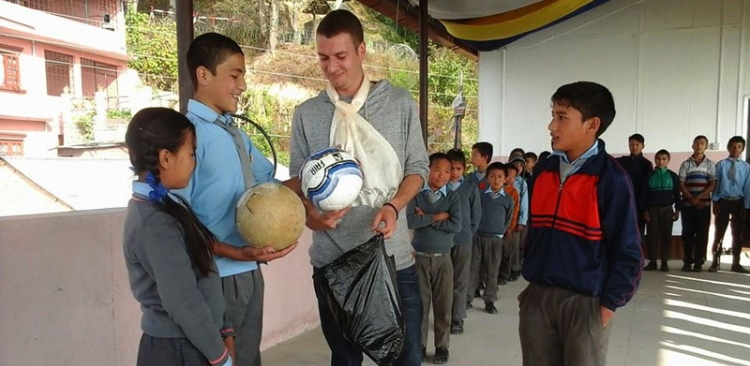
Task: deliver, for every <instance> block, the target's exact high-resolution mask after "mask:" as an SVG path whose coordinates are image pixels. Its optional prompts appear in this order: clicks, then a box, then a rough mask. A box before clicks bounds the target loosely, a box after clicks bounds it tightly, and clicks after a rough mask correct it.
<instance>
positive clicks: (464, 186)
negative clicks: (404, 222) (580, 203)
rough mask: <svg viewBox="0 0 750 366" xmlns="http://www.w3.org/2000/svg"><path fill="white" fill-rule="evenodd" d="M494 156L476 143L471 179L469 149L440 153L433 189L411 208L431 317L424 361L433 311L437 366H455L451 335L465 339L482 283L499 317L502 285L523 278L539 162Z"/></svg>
mask: <svg viewBox="0 0 750 366" xmlns="http://www.w3.org/2000/svg"><path fill="white" fill-rule="evenodd" d="M514 152H515V151H514ZM492 154H493V148H492V145H491V144H489V143H487V142H479V143H476V144H474V146H473V147H472V154H471V163H472V165H473V166H474V167H475V168H476V169H475V171H473V172H472V173H470V174H468V175H465V174H464V173H465V171H466V160H467V159H466V156H465V155H464V153H463V152H462V151H461V150H459V149H453V150H450V151H448V152H447V153H434V154H432V155H431V156H430V167H429V176H428V180H427V183H426V185H425V187H424V189H423V190H422V191H421V192H420V193H419V194H418V195H417V196H416V197H415V198H414V200H413V201H412V202H411V203H410V205H409V207H408V208H407V217H408V222H409V228H410V229H412V230H414V236H413V240H412V244H413V246H414V250H415V253H416V258H417V270H418V274H419V282H420V292H421V296H422V303H423V310H424V311H423V321H422V355H423V359H425V358H426V357H427V337H428V327H429V311H430V308H432V309H433V314H434V315H433V318H434V324H433V327H434V333H435V339H434V346H435V354H434V357H433V359H432V362H433V363H436V364H441V363H445V362H447V361H448V358H449V351H448V348H449V343H450V335H451V334H453V335H458V334H462V333H463V332H464V319H466V309H468V308H471V307H472V300H473V296H474V293H475V291H476V290H477V289H478V288H479V286H480V284H483V285H484V293H483V295H482V297H483V300H484V302H485V308H484V310H485V311H486V312H487V313H489V314H496V313H497V308H496V307H495V304H494V303H495V301H496V300H497V291H498V285H504V284H506V283H507V281H515V280H517V279H518V277H519V275H520V261H519V254H518V252H519V250H518V249H519V248H518V247H519V244H520V240H521V235H522V232H523V228H524V226H525V224H526V221H525V220H527V218H528V192H529V188H528V185H527V183H526V179H527V177H529V176H530V175H531V172H532V169H533V166H534V163H535V162H536V160H537V159H536V158H537V157H536V155H535V154H534V153H529V154H525V156H524V153H523V151H521V152H520V155H516V156H513V158H512V159H511V161H510V162H509V163H508V164H503V163H500V162H493V163H490V160H491V159H492ZM527 162H528V166H527ZM525 168H528V169H525Z"/></svg>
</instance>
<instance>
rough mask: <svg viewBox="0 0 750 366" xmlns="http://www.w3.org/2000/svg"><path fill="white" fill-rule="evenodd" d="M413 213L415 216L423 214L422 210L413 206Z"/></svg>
mask: <svg viewBox="0 0 750 366" xmlns="http://www.w3.org/2000/svg"><path fill="white" fill-rule="evenodd" d="M414 214H415V215H417V216H424V211H422V209H421V208H419V207H414Z"/></svg>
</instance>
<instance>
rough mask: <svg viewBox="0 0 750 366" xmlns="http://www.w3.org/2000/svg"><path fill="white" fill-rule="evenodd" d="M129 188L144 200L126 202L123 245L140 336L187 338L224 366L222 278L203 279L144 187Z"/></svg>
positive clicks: (173, 223) (176, 227)
mask: <svg viewBox="0 0 750 366" xmlns="http://www.w3.org/2000/svg"><path fill="white" fill-rule="evenodd" d="M144 186H145V187H144ZM133 187H134V190H136V189H137V190H138V191H136V193H142V194H140V196H141V197H144V199H138V200H136V199H133V200H131V201H130V203H128V209H127V214H126V216H125V225H124V233H123V240H122V243H123V253H124V256H125V267H126V268H127V270H128V279H129V281H130V289H131V290H132V292H133V296H134V297H135V299H136V300H137V301H138V303H139V304H140V307H141V313H142V315H141V329H142V330H143V333H146V334H148V335H150V336H152V337H155V338H183V339H184V338H187V339H188V340H189V341H190V343H192V344H193V345H194V346H195V347H196V348H197V349H198V350H199V351H200V352H201V353H202V354H203V355H204V356H205V357H206V359H207V360H209V361H211V362H212V364H214V365H215V364H224V363H225V362H227V359H228V353H227V349H226V347H225V346H224V342H223V340H222V336H221V329H222V325H223V324H224V296H223V295H222V291H221V279H220V278H219V276H218V275H217V274H216V273H210V274H209V275H208V276H207V277H203V276H201V274H200V272H198V270H197V268H195V267H194V266H193V263H192V261H191V259H190V255H189V254H188V251H187V249H186V246H185V240H184V237H183V231H182V226H181V225H180V223H179V222H178V221H177V219H175V218H174V217H172V216H170V215H169V214H167V213H165V212H163V211H162V210H161V209H159V207H157V206H156V205H155V204H153V203H151V202H149V201H148V200H147V199H145V197H147V196H148V192H149V191H150V188H149V187H148V185H146V184H145V183H141V182H135V183H134V184H133ZM144 192H145V193H144Z"/></svg>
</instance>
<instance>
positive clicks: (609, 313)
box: [599, 306, 615, 328]
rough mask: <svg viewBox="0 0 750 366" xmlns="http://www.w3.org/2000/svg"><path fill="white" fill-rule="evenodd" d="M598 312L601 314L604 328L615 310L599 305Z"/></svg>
mask: <svg viewBox="0 0 750 366" xmlns="http://www.w3.org/2000/svg"><path fill="white" fill-rule="evenodd" d="M599 313H600V314H601V316H602V328H606V327H607V326H608V325H609V321H610V320H612V315H614V314H615V312H614V311H612V310H609V309H607V308H605V307H604V306H600V307H599Z"/></svg>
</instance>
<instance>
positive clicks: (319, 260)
mask: <svg viewBox="0 0 750 366" xmlns="http://www.w3.org/2000/svg"><path fill="white" fill-rule="evenodd" d="M334 111H335V107H334V105H333V103H332V102H331V100H330V99H329V98H328V95H327V94H326V93H325V91H323V92H321V93H320V94H318V95H317V96H316V97H313V98H311V99H308V100H307V101H305V102H304V103H302V104H300V105H299V106H297V109H296V110H295V112H294V119H293V121H292V141H291V149H290V150H291V163H290V165H289V171H290V172H291V174H297V173H298V172H299V170H300V167H301V166H302V163H303V162H304V161H305V159H306V158H307V157H308V156H309V155H310V154H312V153H314V152H316V151H318V150H320V149H323V148H326V147H330V146H331V144H330V134H331V121H332V119H333V113H334ZM359 114H360V115H361V116H362V117H364V118H365V119H366V120H367V121H368V122H370V124H371V125H372V126H373V127H374V128H375V129H376V130H378V131H379V132H380V134H381V135H383V137H384V138H385V139H386V140H388V142H389V143H390V144H391V146H393V149H394V150H395V151H396V155H397V156H398V159H399V161H400V162H401V167H402V168H403V170H404V177H406V176H407V175H418V176H420V177H422V179H423V181H424V180H425V179H426V177H427V171H428V168H427V166H428V165H429V162H428V159H427V150H426V149H425V146H424V139H423V138H422V126H421V124H420V123H419V115H418V114H417V106H416V105H415V104H414V99H413V98H412V96H411V94H409V92H408V91H406V90H404V89H401V88H398V87H395V86H393V85H391V84H390V83H389V82H388V81H386V80H381V81H379V82H377V83H375V84H374V85H372V87H371V88H370V93H369V95H368V96H367V100H366V101H365V105H364V106H362V108H361V109H360V110H359ZM365 179H367V178H366V177H365ZM379 209H380V207H368V206H357V207H353V208H352V209H351V210H350V211H349V212H348V213H347V214H346V215H345V216H344V217H343V219H342V220H341V222H339V224H338V225H337V227H336V228H335V229H333V230H324V231H316V232H315V233H314V234H313V244H312V246H311V247H310V263H311V264H312V265H313V267H316V268H320V267H323V266H325V265H326V264H328V263H331V262H332V261H333V260H334V259H336V258H338V257H339V256H341V255H342V254H344V253H346V252H347V251H349V250H351V249H353V248H355V247H357V246H358V245H360V244H363V243H365V242H366V241H367V240H369V239H370V238H371V237H372V236H373V235H375V232H373V231H372V221H373V220H374V219H375V214H376V213H377V211H378V210H379ZM385 248H386V252H387V253H388V254H389V255H393V256H394V257H395V260H396V269H397V270H401V269H404V268H407V267H409V266H411V265H413V264H414V257H413V252H414V249H413V248H412V246H411V240H410V238H409V232H408V227H407V222H406V214H405V212H404V211H403V210H402V212H401V213H399V217H398V222H397V225H396V231H395V232H394V233H393V235H392V237H391V239H389V240H386V241H385Z"/></svg>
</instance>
